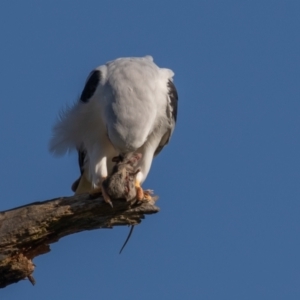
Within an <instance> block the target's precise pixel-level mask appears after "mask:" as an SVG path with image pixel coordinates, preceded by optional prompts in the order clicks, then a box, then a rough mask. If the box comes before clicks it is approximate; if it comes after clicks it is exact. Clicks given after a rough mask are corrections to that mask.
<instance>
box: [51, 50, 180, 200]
mask: <svg viewBox="0 0 300 300" xmlns="http://www.w3.org/2000/svg"><path fill="white" fill-rule="evenodd" d="M173 76H174V72H173V71H172V70H170V69H167V68H160V67H158V66H157V65H156V64H155V63H154V61H153V57H152V56H149V55H148V56H144V57H122V58H118V59H115V60H112V61H109V62H107V63H106V64H104V65H101V66H99V67H97V68H95V69H94V70H93V71H92V72H91V73H90V74H89V76H88V78H87V80H86V83H85V86H84V88H83V91H82V93H81V95H80V97H79V99H78V100H77V101H76V102H75V103H74V104H73V105H72V106H69V107H66V108H65V109H63V110H62V111H61V113H60V115H59V118H58V120H57V122H56V123H55V125H54V126H53V130H52V137H51V139H50V143H49V150H50V152H52V153H53V154H54V155H57V156H61V155H64V154H66V153H68V152H70V151H72V150H75V151H77V153H78V164H79V168H80V177H79V178H78V179H77V180H76V181H75V182H74V183H73V185H72V189H73V191H74V192H75V194H83V193H98V192H101V193H102V195H103V198H104V200H105V201H106V202H107V203H110V204H111V201H110V198H109V195H108V194H107V192H106V191H105V187H104V185H103V182H104V181H105V180H106V178H107V176H109V175H110V174H111V172H112V169H113V167H114V157H117V156H119V155H126V154H128V153H138V154H139V155H140V157H141V158H140V160H139V161H138V165H137V168H138V173H137V174H136V177H135V188H136V198H137V199H138V200H142V199H146V200H147V199H151V195H150V193H148V192H147V191H144V190H143V188H142V186H141V185H142V183H143V182H144V181H145V179H146V178H147V175H148V173H149V171H150V168H151V165H152V161H153V158H154V157H155V156H157V155H158V154H159V153H160V152H161V150H162V149H163V148H164V147H165V146H166V145H167V144H168V142H169V140H170V138H171V136H172V133H173V131H174V128H175V124H176V121H177V108H178V93H177V90H176V87H175V85H174V83H173Z"/></svg>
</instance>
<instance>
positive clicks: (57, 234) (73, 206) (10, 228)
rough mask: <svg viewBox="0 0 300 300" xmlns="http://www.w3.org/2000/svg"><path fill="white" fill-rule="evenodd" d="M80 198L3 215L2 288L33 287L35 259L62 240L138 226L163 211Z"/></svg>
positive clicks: (133, 203)
mask: <svg viewBox="0 0 300 300" xmlns="http://www.w3.org/2000/svg"><path fill="white" fill-rule="evenodd" d="M113 204H114V207H113V208H111V207H110V206H109V205H108V204H107V203H105V202H104V201H103V199H102V198H94V199H92V198H91V196H90V195H88V194H84V195H77V196H72V197H65V198H57V199H53V200H48V201H43V202H35V203H31V204H28V205H25V206H21V207H17V208H14V209H11V210H7V211H3V212H0V287H1V288H3V287H5V286H7V285H9V284H12V283H16V282H18V281H19V280H21V279H25V278H28V279H29V280H30V282H31V283H32V284H34V283H35V280H34V278H33V276H32V273H33V271H34V267H35V266H34V264H33V262H32V259H33V258H34V257H36V256H38V255H41V254H45V253H47V252H49V251H50V246H49V244H51V243H54V242H57V241H58V240H59V239H60V238H62V237H64V236H66V235H69V234H73V233H76V232H81V231H84V230H93V229H98V228H112V227H113V226H118V225H135V224H139V223H140V222H141V219H143V218H144V215H145V214H153V213H156V212H158V211H159V208H158V207H156V206H155V200H153V201H131V202H126V201H121V200H115V201H113Z"/></svg>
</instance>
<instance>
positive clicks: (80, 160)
mask: <svg viewBox="0 0 300 300" xmlns="http://www.w3.org/2000/svg"><path fill="white" fill-rule="evenodd" d="M77 152H78V164H79V169H80V176H79V178H78V179H77V180H75V182H74V183H73V184H72V187H71V189H72V191H73V192H74V193H75V192H76V190H77V188H78V185H79V182H80V179H81V176H82V174H83V172H84V161H85V156H86V152H85V151H82V150H79V149H78V150H77Z"/></svg>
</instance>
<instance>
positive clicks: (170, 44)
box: [0, 0, 300, 300]
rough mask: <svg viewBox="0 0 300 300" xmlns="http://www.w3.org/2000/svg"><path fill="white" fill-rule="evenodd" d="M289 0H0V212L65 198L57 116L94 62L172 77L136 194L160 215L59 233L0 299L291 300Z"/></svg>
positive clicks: (66, 170) (298, 276)
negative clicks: (27, 277)
mask: <svg viewBox="0 0 300 300" xmlns="http://www.w3.org/2000/svg"><path fill="white" fill-rule="evenodd" d="M299 11H300V2H299V1H275V0H274V1H273V0H272V1H270V0H269V1H199V0H198V1H171V0H169V1H167V0H166V1H164V0H160V1H157V0H152V1H141V0H139V1H92V0H90V1H75V0H73V1H2V2H1V4H0V28H1V29H0V38H1V47H0V64H1V72H0V79H1V110H0V139H1V141H2V142H1V147H0V160H1V168H0V178H1V185H0V186H1V201H0V210H5V209H8V208H12V207H15V206H19V205H23V204H26V203H29V202H33V201H40V200H47V199H51V198H55V197H58V196H68V195H71V190H70V185H71V183H72V182H73V181H74V179H76V178H77V176H78V167H77V163H76V156H75V155H74V154H73V155H70V156H66V157H63V158H60V159H57V158H54V157H52V156H51V155H50V154H49V152H48V150H47V147H48V140H49V138H50V135H51V127H52V126H53V124H54V122H55V119H56V117H57V115H58V112H59V110H60V109H61V108H62V107H63V106H64V105H66V104H71V103H73V102H74V101H75V100H76V99H77V98H78V96H79V95H80V93H81V90H82V88H83V85H84V82H85V79H86V77H87V75H88V74H89V72H90V71H91V70H92V69H93V68H94V67H96V66H98V65H101V64H103V63H105V62H106V61H108V60H112V59H115V58H117V57H122V56H144V55H148V54H150V55H152V56H153V57H154V59H155V61H156V63H157V64H158V65H159V66H161V67H167V68H171V69H173V70H174V72H175V74H176V75H175V84H176V87H177V89H178V93H179V97H180V100H179V101H180V103H179V114H178V123H177V127H176V130H175V132H174V135H173V137H172V140H171V143H170V145H169V146H168V147H166V148H165V149H164V150H163V152H162V153H161V154H160V155H159V156H158V157H157V159H156V160H155V162H154V164H153V166H152V169H151V172H150V175H149V176H148V178H147V181H146V182H145V184H144V187H145V188H151V189H154V190H155V192H156V194H158V195H159V197H160V200H159V201H158V203H157V204H158V206H159V207H160V208H161V212H160V213H158V214H156V215H152V216H149V217H147V218H146V219H145V220H144V221H143V222H142V223H141V225H139V226H138V227H137V228H136V230H135V232H134V234H133V236H132V238H131V240H130V242H129V244H128V245H127V247H126V248H125V250H124V252H123V253H122V255H119V254H118V252H119V249H120V247H121V245H122V243H123V242H124V239H125V238H126V235H127V233H128V228H125V227H124V228H114V229H113V230H97V231H90V232H84V233H80V234H76V235H72V236H69V237H66V238H64V239H62V240H61V241H59V243H56V244H54V245H52V246H51V248H52V251H51V252H50V253H49V254H47V255H43V256H40V257H38V258H36V259H35V264H36V265H37V267H36V271H35V272H34V277H35V279H36V281H37V284H36V286H35V287H32V286H31V284H30V283H29V282H28V281H22V282H19V283H18V284H14V285H11V286H9V287H7V288H5V289H3V290H1V291H0V295H1V296H0V297H1V299H5V300H12V299H23V300H27V299H28V300H29V299H30V300H32V299H43V300H50V299H51V300H52V299H75V300H76V299H108V300H109V299H120V298H121V299H125V300H126V299H145V300H148V299H208V300H210V299H217V300H219V299H230V300H232V299H249V300H250V299H251V300H252V299H264V300H265V299H272V300H275V299H289V300H291V299H300V285H299V282H300V256H299V253H300V242H299V232H300V221H299V215H300V202H299V200H300V188H299V187H300V185H299V179H300V173H299V171H300V170H299V163H300V159H299V153H300V142H299V133H300V123H299V111H300V101H299V100H300V89H299V80H300V59H299V53H300V41H299V31H300V20H299Z"/></svg>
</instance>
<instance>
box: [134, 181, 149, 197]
mask: <svg viewBox="0 0 300 300" xmlns="http://www.w3.org/2000/svg"><path fill="white" fill-rule="evenodd" d="M135 189H136V199H137V200H138V201H141V200H147V201H150V200H152V196H151V194H152V193H153V191H151V190H143V188H142V187H141V183H140V182H139V181H138V180H136V181H135Z"/></svg>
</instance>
